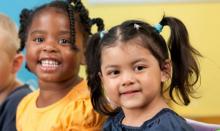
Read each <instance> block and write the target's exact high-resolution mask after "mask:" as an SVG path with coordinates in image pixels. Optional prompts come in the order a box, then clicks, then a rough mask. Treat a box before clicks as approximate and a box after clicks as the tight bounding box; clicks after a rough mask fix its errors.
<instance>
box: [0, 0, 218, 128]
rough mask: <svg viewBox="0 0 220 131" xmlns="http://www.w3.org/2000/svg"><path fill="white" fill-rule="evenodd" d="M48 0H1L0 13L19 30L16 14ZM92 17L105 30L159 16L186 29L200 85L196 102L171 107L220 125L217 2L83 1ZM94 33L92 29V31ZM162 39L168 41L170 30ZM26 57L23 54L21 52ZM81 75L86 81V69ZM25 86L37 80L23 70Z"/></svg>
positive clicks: (35, 84)
mask: <svg viewBox="0 0 220 131" xmlns="http://www.w3.org/2000/svg"><path fill="white" fill-rule="evenodd" d="M48 1H50V0H28V1H27V0H1V2H0V13H4V14H6V15H9V16H10V17H11V18H12V19H13V20H14V21H15V22H16V23H17V25H18V26H19V22H18V21H19V13H20V11H21V10H22V9H23V8H32V7H35V6H38V5H40V4H42V3H45V2H48ZM82 2H83V3H84V4H85V6H86V7H87V8H88V9H89V12H90V16H91V17H101V18H103V19H104V21H105V25H106V29H109V28H110V27H111V26H113V25H116V24H119V23H121V22H122V21H125V20H127V19H139V20H144V21H147V22H149V23H151V24H152V25H154V24H157V23H158V22H159V21H160V20H161V18H162V16H163V15H164V14H165V15H166V16H174V17H177V18H179V19H181V20H182V21H183V23H184V24H185V25H186V27H187V29H188V31H189V36H190V41H191V43H192V45H193V46H194V47H195V48H196V49H197V50H199V51H200V52H201V54H202V55H203V58H200V59H199V62H200V69H201V80H200V84H198V85H197V86H196V88H198V89H197V93H196V94H195V95H196V96H198V97H199V98H198V99H192V102H191V103H190V105H189V106H187V107H185V106H180V105H176V104H172V107H173V108H174V110H175V111H177V112H178V113H179V114H181V115H183V116H184V117H187V118H191V119H196V120H200V121H204V122H209V123H216V124H220V87H218V84H219V83H218V82H220V59H219V57H220V50H219V45H220V40H219V39H218V38H220V32H219V31H220V14H219V13H220V0H82ZM94 31H95V29H94ZM162 35H163V36H164V37H165V38H166V39H167V38H168V36H169V30H168V29H166V28H165V29H164V30H163V32H162ZM23 53H25V51H24V52H23ZM80 75H81V76H83V77H85V67H83V66H82V67H81V71H80ZM17 77H18V79H20V80H21V81H23V82H24V83H28V84H31V85H32V86H33V87H34V88H35V89H36V88H37V81H36V78H35V77H34V76H33V75H32V74H31V73H29V72H28V71H27V70H26V69H25V68H24V66H23V67H22V69H21V70H20V72H19V73H18V75H17Z"/></svg>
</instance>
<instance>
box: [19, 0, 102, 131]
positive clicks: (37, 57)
mask: <svg viewBox="0 0 220 131" xmlns="http://www.w3.org/2000/svg"><path fill="white" fill-rule="evenodd" d="M92 24H97V25H98V26H99V28H98V29H99V30H102V29H103V28H104V25H103V21H102V20H101V19H99V18H97V19H93V20H91V19H90V18H89V16H88V11H87V10H86V9H85V7H84V6H83V5H82V3H81V1H79V0H75V1H73V2H71V1H69V2H66V1H52V2H50V3H48V4H44V5H42V6H40V7H38V8H36V9H34V10H27V9H24V10H23V11H22V13H21V15H20V30H19V37H20V39H21V43H22V45H23V46H22V48H24V47H26V61H27V68H28V69H29V70H30V71H31V72H33V73H34V74H35V75H36V76H37V78H38V84H39V90H37V91H35V92H33V93H31V94H30V95H28V96H26V97H25V98H24V99H23V100H22V101H21V103H20V104H19V107H18V111H17V119H16V120H17V125H16V126H17V130H18V131H97V130H100V128H101V126H102V123H103V121H104V120H105V118H104V117H103V116H101V115H99V114H98V113H96V112H95V111H94V109H93V107H92V104H91V99H90V93H89V90H88V88H87V84H86V81H85V80H83V79H82V78H80V77H79V75H78V72H79V68H80V64H82V63H83V60H84V59H83V56H84V45H85V42H86V40H87V38H88V35H89V34H90V33H91V32H90V28H91V26H92ZM21 50H22V49H21Z"/></svg>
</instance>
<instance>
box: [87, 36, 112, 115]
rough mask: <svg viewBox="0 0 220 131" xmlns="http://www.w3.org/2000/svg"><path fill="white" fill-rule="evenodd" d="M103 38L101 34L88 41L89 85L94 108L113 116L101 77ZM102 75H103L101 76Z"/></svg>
mask: <svg viewBox="0 0 220 131" xmlns="http://www.w3.org/2000/svg"><path fill="white" fill-rule="evenodd" d="M101 39H102V38H101V37H100V33H96V34H94V35H93V36H92V37H91V38H90V39H89V41H88V44H87V48H86V53H85V57H86V65H87V69H86V73H87V74H88V75H87V84H88V87H89V89H90V92H91V102H92V105H93V108H94V109H95V110H96V111H97V112H99V113H101V114H104V115H112V114H113V113H112V111H111V108H110V105H109V104H108V101H107V99H106V98H105V96H104V90H103V88H102V82H101V79H100V76H99V73H101V70H100V69H101V63H100V59H101V42H100V41H101ZM100 75H101V74H100Z"/></svg>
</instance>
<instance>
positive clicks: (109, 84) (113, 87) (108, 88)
mask: <svg viewBox="0 0 220 131" xmlns="http://www.w3.org/2000/svg"><path fill="white" fill-rule="evenodd" d="M102 83H103V86H104V90H105V94H106V95H107V96H108V97H109V98H110V99H112V100H114V99H116V98H117V97H118V88H119V86H118V84H117V82H116V80H111V79H106V78H103V81H102Z"/></svg>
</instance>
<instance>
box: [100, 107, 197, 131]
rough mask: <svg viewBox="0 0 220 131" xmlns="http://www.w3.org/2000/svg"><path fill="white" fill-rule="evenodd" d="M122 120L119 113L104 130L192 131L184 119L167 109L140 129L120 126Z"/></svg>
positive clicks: (106, 123)
mask: <svg viewBox="0 0 220 131" xmlns="http://www.w3.org/2000/svg"><path fill="white" fill-rule="evenodd" d="M123 118H124V114H123V112H119V113H118V114H117V115H116V116H114V117H110V118H109V119H108V120H107V121H106V122H105V124H104V130H105V131H108V130H109V129H111V130H109V131H112V130H119V129H125V130H134V131H145V130H151V131H193V128H192V127H191V126H189V125H188V124H187V123H186V121H185V119H184V118H182V117H181V116H179V115H178V114H177V113H175V112H174V111H172V110H171V109H168V108H165V109H162V110H161V111H160V112H159V113H157V114H156V115H155V116H154V117H153V118H152V119H150V120H147V121H145V122H144V123H143V125H142V126H141V127H130V126H126V125H123V124H121V121H122V119H123Z"/></svg>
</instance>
